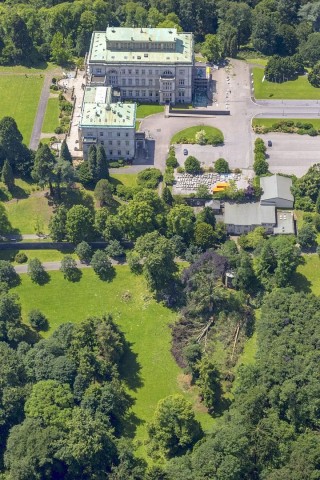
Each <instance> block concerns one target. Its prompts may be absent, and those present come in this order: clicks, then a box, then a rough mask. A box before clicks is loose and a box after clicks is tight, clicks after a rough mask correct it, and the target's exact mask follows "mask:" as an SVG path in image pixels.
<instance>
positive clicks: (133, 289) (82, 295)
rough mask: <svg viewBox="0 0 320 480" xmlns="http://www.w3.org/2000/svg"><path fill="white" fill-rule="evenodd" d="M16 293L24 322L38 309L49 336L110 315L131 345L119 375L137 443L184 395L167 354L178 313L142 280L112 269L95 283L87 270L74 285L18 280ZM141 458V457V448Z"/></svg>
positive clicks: (57, 278)
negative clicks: (161, 404) (130, 400)
mask: <svg viewBox="0 0 320 480" xmlns="http://www.w3.org/2000/svg"><path fill="white" fill-rule="evenodd" d="M14 291H15V292H16V293H17V294H18V295H19V296H20V299H21V304H22V314H23V317H24V318H25V319H26V317H27V314H28V312H29V311H30V310H31V309H33V308H39V309H40V310H41V311H42V312H43V313H44V314H45V315H46V316H47V317H48V319H49V323H50V327H51V331H52V330H53V329H55V328H57V326H58V325H60V324H61V323H64V322H70V321H71V322H75V323H76V322H79V321H81V320H83V319H85V318H86V317H88V316H89V315H102V314H103V313H106V312H110V313H112V314H113V316H114V319H115V321H116V322H117V323H118V325H119V326H120V328H121V329H122V330H123V332H124V333H125V335H126V339H127V340H128V341H129V342H130V344H131V349H132V354H130V355H129V356H128V357H127V358H126V359H125V361H124V365H123V369H124V370H123V371H124V373H125V375H126V376H127V378H128V386H129V391H130V393H131V395H133V396H134V397H135V399H136V403H135V405H134V407H133V412H134V414H135V415H136V416H137V417H138V420H139V421H138V427H137V432H136V438H137V439H139V440H144V439H145V438H146V423H145V422H146V421H148V420H150V419H151V417H152V415H153V412H154V409H155V406H156V404H157V402H158V401H159V400H160V399H161V398H164V397H165V396H167V395H171V394H174V393H178V392H183V390H182V386H181V381H180V376H181V370H180V369H179V367H178V366H177V364H176V363H175V361H174V359H173V357H172V356H171V353H170V345H171V343H170V342H171V332H170V328H169V325H170V324H171V323H172V322H174V321H175V319H176V313H173V312H172V311H170V310H168V309H167V308H166V307H164V306H163V305H161V304H158V303H156V302H155V300H153V299H152V296H151V295H150V294H148V293H147V287H146V283H145V280H144V278H143V277H142V276H138V277H137V276H134V275H133V274H131V273H130V271H129V267H127V266H118V267H116V276H115V278H114V280H113V281H112V282H111V283H108V282H103V281H101V280H99V278H98V277H97V276H96V275H95V274H94V272H93V271H92V270H90V269H85V270H83V271H82V278H81V280H80V282H78V283H71V282H68V281H67V280H64V279H63V276H62V274H61V273H60V272H50V282H49V283H48V284H46V285H43V286H37V285H35V284H33V283H32V282H31V281H30V279H29V277H28V276H27V275H21V284H20V285H19V286H18V287H17V288H16V289H14ZM124 295H126V298H124ZM128 297H129V299H128ZM49 333H50V332H49ZM137 373H138V375H137ZM186 395H187V397H188V398H193V397H192V396H191V394H189V395H188V394H186ZM196 412H197V417H198V419H199V420H200V421H201V422H202V424H203V427H204V428H205V429H209V428H210V426H211V425H212V423H213V420H212V419H211V417H209V415H208V414H207V413H205V411H204V409H203V408H201V406H197V408H196ZM140 453H141V454H142V455H143V456H145V454H146V451H145V447H142V449H141V451H140Z"/></svg>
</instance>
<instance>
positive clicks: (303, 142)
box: [264, 133, 320, 177]
mask: <svg viewBox="0 0 320 480" xmlns="http://www.w3.org/2000/svg"><path fill="white" fill-rule="evenodd" d="M264 138H265V139H266V140H271V141H272V147H268V148H267V154H268V155H269V158H268V159H267V161H268V163H269V169H270V171H271V172H272V173H285V174H288V175H289V174H294V175H296V176H297V177H301V176H302V175H304V174H305V173H306V172H307V170H308V169H309V168H310V167H311V166H312V165H313V164H315V163H319V162H320V137H319V136H318V137H309V136H308V135H293V134H283V133H269V134H268V135H267V136H266V135H265V136H264Z"/></svg>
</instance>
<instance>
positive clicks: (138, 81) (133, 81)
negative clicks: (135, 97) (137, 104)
mask: <svg viewBox="0 0 320 480" xmlns="http://www.w3.org/2000/svg"><path fill="white" fill-rule="evenodd" d="M109 80H110V82H111V83H113V84H117V83H118V78H117V77H113V76H109ZM127 80H128V83H127ZM164 83H166V84H170V85H171V83H170V82H164ZM121 85H122V86H125V85H129V86H130V85H135V86H139V85H141V86H142V87H144V86H145V85H147V82H146V79H145V78H141V79H140V78H128V79H126V78H122V79H121ZM148 85H149V87H152V86H156V85H159V80H153V79H152V78H149V79H148ZM179 85H180V86H184V85H185V83H184V78H181V79H180V80H179Z"/></svg>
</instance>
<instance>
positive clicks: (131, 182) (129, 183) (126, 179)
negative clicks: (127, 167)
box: [109, 173, 138, 187]
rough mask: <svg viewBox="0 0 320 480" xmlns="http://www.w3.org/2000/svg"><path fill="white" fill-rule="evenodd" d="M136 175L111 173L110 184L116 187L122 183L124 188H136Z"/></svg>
mask: <svg viewBox="0 0 320 480" xmlns="http://www.w3.org/2000/svg"><path fill="white" fill-rule="evenodd" d="M137 176H138V174H137V173H112V174H111V175H110V179H109V180H110V183H113V184H114V185H118V184H119V183H122V184H123V185H125V186H126V187H136V186H137Z"/></svg>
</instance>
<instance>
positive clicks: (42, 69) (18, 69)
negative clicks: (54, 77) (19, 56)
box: [0, 62, 57, 74]
mask: <svg viewBox="0 0 320 480" xmlns="http://www.w3.org/2000/svg"><path fill="white" fill-rule="evenodd" d="M55 68H57V65H54V64H53V63H50V62H49V63H44V64H41V65H39V66H38V67H25V66H23V65H15V66H13V67H10V66H8V65H1V66H0V73H12V74H14V73H26V74H28V73H30V74H36V73H47V72H49V71H50V70H54V69H55Z"/></svg>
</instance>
